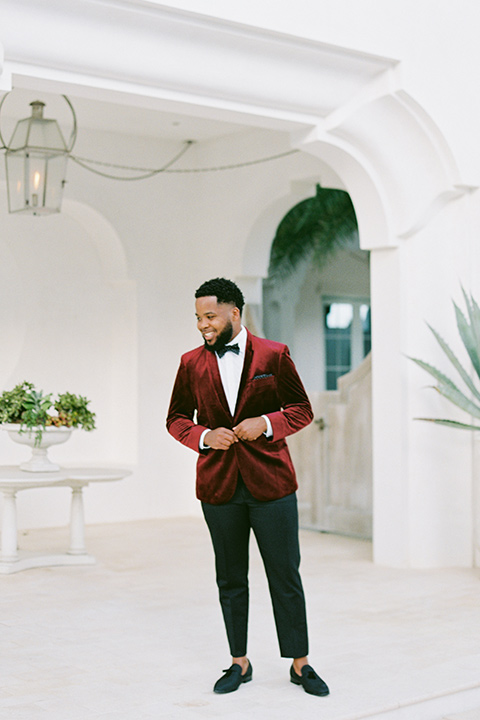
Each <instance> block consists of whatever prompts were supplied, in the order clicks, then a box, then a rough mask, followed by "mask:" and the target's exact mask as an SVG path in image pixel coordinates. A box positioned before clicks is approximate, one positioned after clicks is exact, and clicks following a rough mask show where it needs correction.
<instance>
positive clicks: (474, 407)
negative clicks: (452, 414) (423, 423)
mask: <svg viewBox="0 0 480 720" xmlns="http://www.w3.org/2000/svg"><path fill="white" fill-rule="evenodd" d="M462 292H463V297H464V299H465V305H466V308H467V315H465V314H464V313H463V312H462V311H461V310H460V308H459V307H458V306H457V305H456V304H455V303H453V305H454V308H455V316H456V321H457V328H458V332H459V334H460V338H461V340H462V342H463V344H464V346H465V349H466V351H467V353H468V356H469V358H470V361H471V363H472V366H473V369H474V371H475V374H476V379H472V378H471V377H470V374H469V373H468V371H467V370H466V369H465V368H464V367H463V365H462V364H461V363H460V361H459V360H458V358H457V356H456V355H455V354H454V352H453V351H452V350H451V348H450V347H449V346H448V344H447V343H446V342H445V340H444V339H443V338H442V337H441V336H440V335H439V334H438V333H437V331H436V330H434V329H433V328H432V327H430V325H429V326H428V327H429V328H430V330H431V332H432V333H433V335H434V337H435V339H436V340H437V342H438V344H439V345H440V347H441V348H442V350H443V352H444V353H445V355H446V356H447V357H448V359H449V360H450V362H451V364H452V365H453V367H454V369H455V370H456V371H457V373H458V375H459V376H460V379H461V380H462V381H463V383H464V385H466V388H467V389H468V391H469V394H466V392H465V390H462V389H460V388H459V387H457V385H456V384H455V383H454V382H453V381H452V380H451V379H450V378H449V377H447V376H446V375H444V374H443V373H442V372H440V370H437V368H435V367H433V365H430V364H429V363H426V362H424V361H423V360H419V359H418V358H410V359H411V360H413V362H415V363H417V365H419V366H420V367H421V368H423V370H426V371H427V372H428V373H429V374H430V375H431V376H432V377H433V378H434V379H435V380H436V381H437V384H436V385H434V386H433V388H434V389H435V390H437V392H439V393H440V394H441V395H443V397H445V398H447V400H450V402H451V403H453V404H454V405H456V406H457V407H459V408H461V409H462V410H464V411H465V412H467V413H468V414H469V415H472V416H473V417H475V418H479V419H480V390H479V388H478V383H479V381H480V308H479V306H478V304H477V303H476V302H475V300H474V299H473V297H472V296H471V295H470V296H468V295H467V293H466V292H465V290H464V289H463V288H462ZM417 419H418V420H427V421H429V422H434V423H437V424H438V425H446V426H448V427H454V428H459V429H463V430H480V425H471V424H469V423H461V422H457V421H455V420H444V419H440V418H417Z"/></svg>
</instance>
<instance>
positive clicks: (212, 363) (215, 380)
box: [204, 330, 253, 421]
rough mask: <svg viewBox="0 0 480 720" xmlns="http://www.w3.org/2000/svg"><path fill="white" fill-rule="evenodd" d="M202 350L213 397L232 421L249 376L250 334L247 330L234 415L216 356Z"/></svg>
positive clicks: (238, 407) (251, 351)
mask: <svg viewBox="0 0 480 720" xmlns="http://www.w3.org/2000/svg"><path fill="white" fill-rule="evenodd" d="M204 352H205V355H206V358H205V360H206V363H207V368H208V374H209V378H210V383H211V385H212V386H213V388H214V393H215V398H216V400H217V402H218V403H219V404H220V405H221V407H222V409H223V411H224V412H225V413H226V414H227V416H228V417H229V418H230V419H231V420H232V421H233V420H234V418H236V417H237V415H238V413H239V411H240V410H241V407H242V396H243V391H244V389H245V385H246V383H247V380H248V377H249V371H250V368H251V367H252V359H253V343H252V336H251V335H250V332H249V331H248V330H247V343H246V346H245V359H244V361H243V370H242V376H241V378H240V385H239V387H238V395H237V404H236V407H235V415H234V416H233V417H232V414H231V412H230V408H229V407H228V402H227V396H226V395H225V390H224V389H223V383H222V378H221V376H220V370H219V369H218V361H217V356H216V355H215V353H213V352H209V351H208V350H205V351H204Z"/></svg>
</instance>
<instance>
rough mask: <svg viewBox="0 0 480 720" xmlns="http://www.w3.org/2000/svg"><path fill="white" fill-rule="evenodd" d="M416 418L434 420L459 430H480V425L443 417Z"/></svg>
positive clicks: (425, 420) (438, 423) (436, 422)
mask: <svg viewBox="0 0 480 720" xmlns="http://www.w3.org/2000/svg"><path fill="white" fill-rule="evenodd" d="M414 420H422V421H424V422H432V423H435V424H436V425H446V426H447V427H453V428H458V429H459V430H480V425H467V424H466V423H461V422H457V421H456V420H442V419H441V418H414Z"/></svg>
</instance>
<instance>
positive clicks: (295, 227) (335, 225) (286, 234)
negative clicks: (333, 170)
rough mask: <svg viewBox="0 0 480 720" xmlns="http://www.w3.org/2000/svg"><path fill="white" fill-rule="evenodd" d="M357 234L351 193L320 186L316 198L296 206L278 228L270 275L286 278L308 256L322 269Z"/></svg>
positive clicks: (272, 252) (272, 251)
mask: <svg viewBox="0 0 480 720" xmlns="http://www.w3.org/2000/svg"><path fill="white" fill-rule="evenodd" d="M357 232H358V227H357V219H356V216H355V210H354V208H353V204H352V201H351V200H350V196H349V195H348V193H347V192H345V191H344V190H330V189H326V188H322V187H321V186H320V185H317V186H316V194H315V196H314V197H311V198H307V199H306V200H302V202H300V203H298V204H297V205H295V207H293V208H292V209H291V210H290V211H289V212H288V213H287V214H286V215H285V217H284V218H283V220H282V221H281V223H280V225H279V226H278V228H277V231H276V234H275V238H274V240H273V244H272V250H271V256H270V268H269V273H270V274H272V275H273V274H276V275H280V276H287V275H289V274H290V273H291V272H292V271H293V270H294V269H295V267H296V266H297V265H298V263H299V262H300V261H301V260H303V259H304V258H306V257H308V256H309V255H312V256H313V258H314V260H315V262H316V263H318V264H320V265H321V264H322V263H324V262H325V260H326V259H327V258H328V257H329V256H330V255H331V254H332V253H333V252H334V251H335V250H336V249H337V248H339V247H341V246H342V245H344V244H346V243H347V242H349V241H351V240H352V238H354V237H355V234H356V233H357Z"/></svg>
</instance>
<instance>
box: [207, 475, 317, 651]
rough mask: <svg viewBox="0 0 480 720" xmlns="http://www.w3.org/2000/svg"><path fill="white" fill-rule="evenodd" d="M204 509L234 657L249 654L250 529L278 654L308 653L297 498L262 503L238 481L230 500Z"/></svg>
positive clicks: (208, 505)
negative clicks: (263, 576)
mask: <svg viewBox="0 0 480 720" xmlns="http://www.w3.org/2000/svg"><path fill="white" fill-rule="evenodd" d="M202 509H203V514H204V516H205V520H206V522H207V525H208V528H209V531H210V535H211V538H212V543H213V548H214V552H215V568H216V574H217V585H218V589H219V596H220V604H221V607H222V612H223V618H224V621H225V627H226V630H227V637H228V642H229V645H230V653H231V655H232V656H233V657H243V656H244V655H246V654H247V631H248V600H249V592H248V544H249V538H250V528H252V529H253V532H254V534H255V537H256V540H257V543H258V547H259V550H260V554H261V556H262V559H263V563H264V566H265V572H266V574H267V579H268V586H269V590H270V596H271V598H272V605H273V613H274V617H275V625H276V629H277V636H278V642H279V645H280V654H281V655H282V657H291V658H297V657H304V656H305V655H308V635H307V619H306V612H305V597H304V594H303V588H302V581H301V579H300V574H299V571H298V568H299V565H300V548H299V544H298V511H297V497H296V494H295V493H293V494H292V495H287V496H286V497H283V498H280V499H279V500H271V501H267V502H261V501H260V500H256V499H255V498H254V497H253V496H252V494H251V493H250V492H249V491H248V489H247V488H246V486H245V484H244V482H243V481H242V479H241V478H239V480H238V484H237V489H236V491H235V494H234V496H233V498H232V499H231V500H229V502H227V503H224V504H223V505H210V504H209V503H202Z"/></svg>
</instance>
